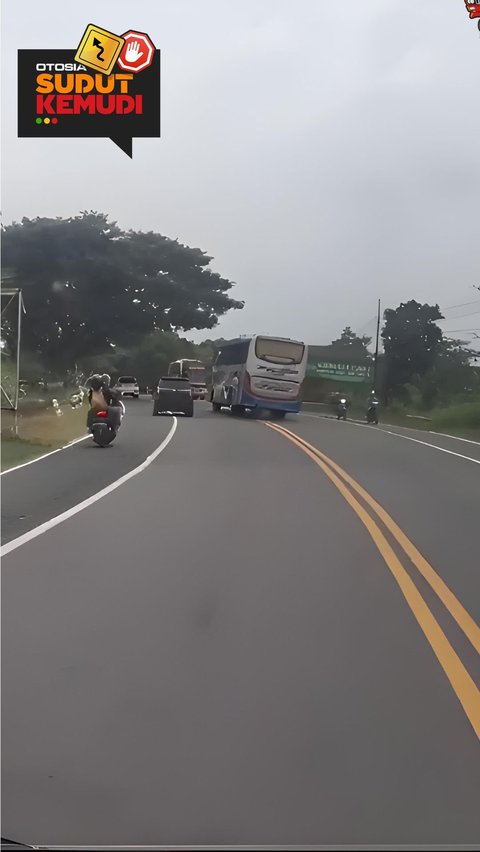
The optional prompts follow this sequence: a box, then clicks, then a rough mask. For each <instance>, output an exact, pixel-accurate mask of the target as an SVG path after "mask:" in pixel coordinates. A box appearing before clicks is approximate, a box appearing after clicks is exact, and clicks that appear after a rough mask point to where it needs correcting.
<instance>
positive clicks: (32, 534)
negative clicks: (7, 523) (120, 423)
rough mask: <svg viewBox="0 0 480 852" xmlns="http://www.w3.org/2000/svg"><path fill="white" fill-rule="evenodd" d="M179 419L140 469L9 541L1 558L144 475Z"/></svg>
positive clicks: (166, 442) (161, 450)
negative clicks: (139, 475) (140, 474)
mask: <svg viewBox="0 0 480 852" xmlns="http://www.w3.org/2000/svg"><path fill="white" fill-rule="evenodd" d="M177 423H178V421H177V418H176V417H174V418H173V423H172V428H171V429H170V432H169V433H168V435H167V437H166V438H164V440H163V441H162V443H161V444H160V445H159V446H158V447H157V448H156V450H154V451H153V453H151V454H150V455H149V456H147V458H146V459H145V461H143V462H142V463H141V464H140V465H138V467H134V468H133V470H130V471H129V472H128V473H125V474H124V475H123V476H121V477H120V479H116V480H115V482H111V483H110V485H107V486H106V488H102V490H101V491H97V493H96V494H92V495H91V496H90V497H87V499H86V500H82V502H81V503H77V505H76V506H72V507H71V508H70V509H67V510H66V512H62V514H61V515H57V516H56V517H55V518H51V519H50V520H49V521H45V523H44V524H41V525H40V526H38V527H34V529H32V530H29V531H28V532H26V533H24V534H23V535H21V536H19V537H18V538H14V539H12V541H8V542H7V543H6V544H4V545H3V547H2V548H1V549H0V556H2V557H3V556H6V555H7V553H11V551H12V550H16V549H17V547H21V546H22V544H26V543H27V542H28V541H32V539H34V538H37V536H39V535H42V534H43V533H45V532H48V530H51V529H52V528H53V527H56V526H58V524H61V523H63V521H67V520H68V519H69V518H72V517H73V516H74V515H77V514H78V513H79V512H82V511H83V509H88V507H89V506H91V505H92V504H93V503H96V502H97V500H101V499H102V498H103V497H106V496H107V494H111V492H112V491H115V490H116V489H117V488H120V486H121V485H123V484H124V483H125V482H128V480H129V479H132V478H133V477H134V476H137V475H138V474H139V473H142V471H144V470H145V469H146V468H147V467H149V465H151V463H152V462H153V461H155V459H156V458H157V456H159V455H160V453H161V452H163V450H164V449H165V447H167V446H168V444H169V443H170V441H171V440H172V438H173V436H174V434H175V432H176V429H177Z"/></svg>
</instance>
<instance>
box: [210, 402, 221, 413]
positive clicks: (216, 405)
mask: <svg viewBox="0 0 480 852" xmlns="http://www.w3.org/2000/svg"><path fill="white" fill-rule="evenodd" d="M221 407H222V406H221V405H220V404H219V403H218V402H212V411H213V413H214V414H218V413H219V411H220V409H221Z"/></svg>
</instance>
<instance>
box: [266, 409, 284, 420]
mask: <svg viewBox="0 0 480 852" xmlns="http://www.w3.org/2000/svg"><path fill="white" fill-rule="evenodd" d="M286 413H287V412H286V411H271V412H270V418H271V420H283V419H284V417H285V415H286Z"/></svg>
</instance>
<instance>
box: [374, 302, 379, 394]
mask: <svg viewBox="0 0 480 852" xmlns="http://www.w3.org/2000/svg"><path fill="white" fill-rule="evenodd" d="M379 339H380V299H379V300H378V313H377V339H376V343H375V358H374V362H373V388H372V390H373V391H374V392H375V393H376V388H375V385H376V383H377V364H378V344H379Z"/></svg>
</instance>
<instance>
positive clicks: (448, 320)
mask: <svg viewBox="0 0 480 852" xmlns="http://www.w3.org/2000/svg"><path fill="white" fill-rule="evenodd" d="M475 314H480V310H478V311H470V313H468V314H459V315H458V317H444V318H443V319H442V320H437V322H452V320H453V322H455V320H457V319H463V318H464V317H473V316H474V315H475Z"/></svg>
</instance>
